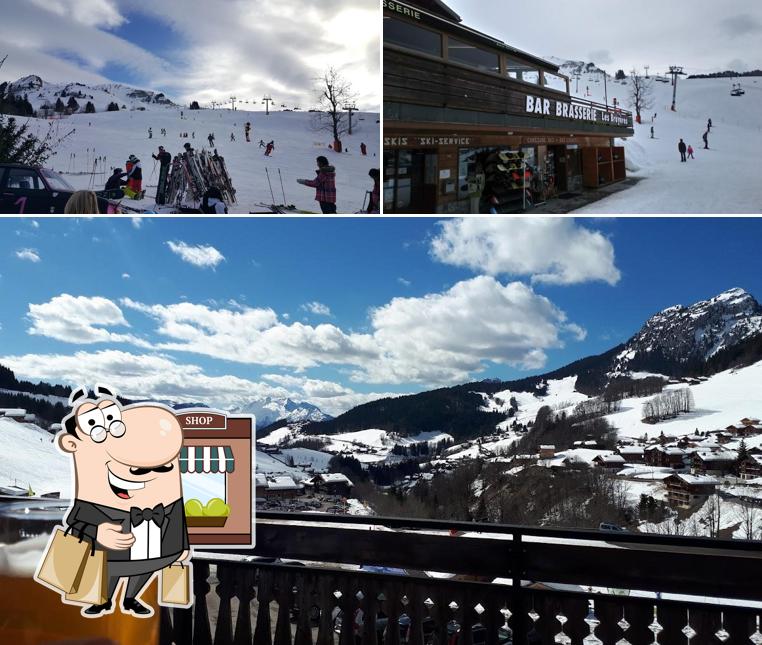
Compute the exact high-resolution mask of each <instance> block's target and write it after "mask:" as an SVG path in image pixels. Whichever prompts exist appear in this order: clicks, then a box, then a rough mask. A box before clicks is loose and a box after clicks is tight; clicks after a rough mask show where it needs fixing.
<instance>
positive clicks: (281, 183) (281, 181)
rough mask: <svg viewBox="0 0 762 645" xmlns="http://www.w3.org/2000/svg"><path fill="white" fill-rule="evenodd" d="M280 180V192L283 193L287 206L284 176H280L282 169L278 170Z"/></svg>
mask: <svg viewBox="0 0 762 645" xmlns="http://www.w3.org/2000/svg"><path fill="white" fill-rule="evenodd" d="M278 178H279V179H280V190H281V192H282V193H283V205H284V206H285V205H286V204H288V201H287V200H286V191H285V189H284V188H283V175H281V174H280V168H278Z"/></svg>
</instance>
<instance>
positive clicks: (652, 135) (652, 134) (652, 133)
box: [651, 126, 654, 139]
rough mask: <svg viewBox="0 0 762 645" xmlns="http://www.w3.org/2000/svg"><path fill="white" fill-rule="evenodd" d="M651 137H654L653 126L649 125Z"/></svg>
mask: <svg viewBox="0 0 762 645" xmlns="http://www.w3.org/2000/svg"><path fill="white" fill-rule="evenodd" d="M651 138H652V139H653V138H654V127H653V126H651Z"/></svg>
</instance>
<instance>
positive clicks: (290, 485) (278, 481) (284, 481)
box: [267, 476, 302, 490]
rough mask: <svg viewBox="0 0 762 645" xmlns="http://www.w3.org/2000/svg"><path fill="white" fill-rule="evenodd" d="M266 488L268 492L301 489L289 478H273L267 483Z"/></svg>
mask: <svg viewBox="0 0 762 645" xmlns="http://www.w3.org/2000/svg"><path fill="white" fill-rule="evenodd" d="M267 488H268V489H269V490H299V489H301V488H302V485H301V484H297V483H296V482H295V481H294V480H293V478H291V477H285V476H281V477H273V478H272V479H270V480H269V481H268V482H267Z"/></svg>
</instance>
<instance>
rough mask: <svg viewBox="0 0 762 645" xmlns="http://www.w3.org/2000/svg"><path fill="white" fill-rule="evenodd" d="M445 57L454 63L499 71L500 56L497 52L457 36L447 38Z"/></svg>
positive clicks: (488, 70) (489, 70) (487, 70)
mask: <svg viewBox="0 0 762 645" xmlns="http://www.w3.org/2000/svg"><path fill="white" fill-rule="evenodd" d="M447 57H448V58H449V59H450V60H451V61H454V62H456V63H462V64H463V65H468V66H469V67H475V68H476V69H481V70H484V71H485V72H496V73H499V72H500V57H499V56H498V55H497V53H495V52H491V51H489V50H487V49H481V48H480V47H476V46H475V45H470V44H469V43H465V42H463V41H462V40H458V39H457V38H448V39H447Z"/></svg>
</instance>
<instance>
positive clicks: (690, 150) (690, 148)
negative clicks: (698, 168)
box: [688, 145, 696, 159]
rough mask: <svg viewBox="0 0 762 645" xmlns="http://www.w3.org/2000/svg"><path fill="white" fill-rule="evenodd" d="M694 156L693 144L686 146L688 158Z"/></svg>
mask: <svg viewBox="0 0 762 645" xmlns="http://www.w3.org/2000/svg"><path fill="white" fill-rule="evenodd" d="M695 158H696V157H694V156H693V146H691V145H689V146H688V159H695Z"/></svg>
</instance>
